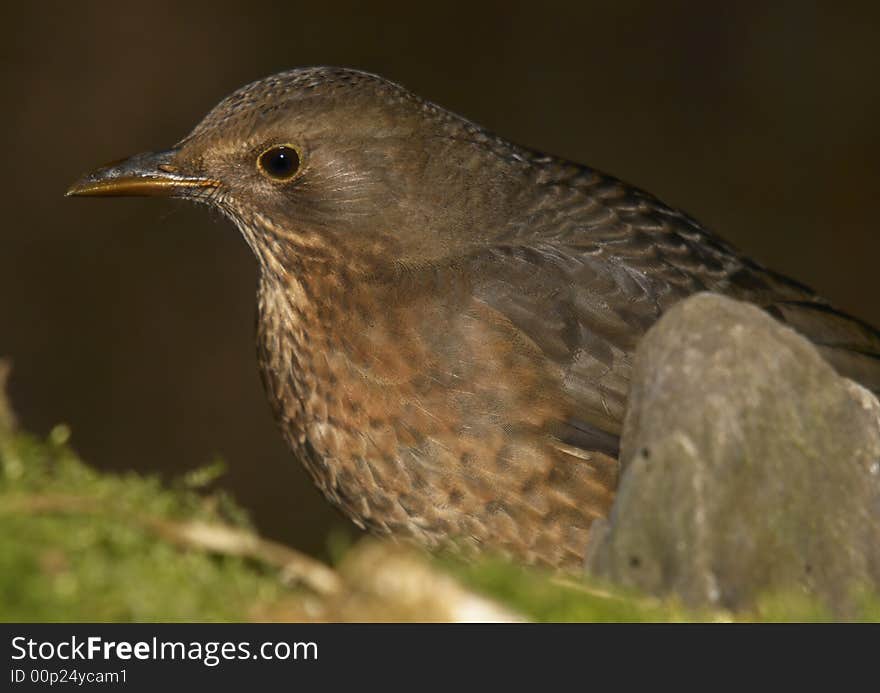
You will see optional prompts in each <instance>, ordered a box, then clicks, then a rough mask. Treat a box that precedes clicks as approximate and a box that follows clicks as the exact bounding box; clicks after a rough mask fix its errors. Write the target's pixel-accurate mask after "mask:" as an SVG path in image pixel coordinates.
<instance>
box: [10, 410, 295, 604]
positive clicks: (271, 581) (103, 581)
mask: <svg viewBox="0 0 880 693" xmlns="http://www.w3.org/2000/svg"><path fill="white" fill-rule="evenodd" d="M66 438H67V432H66V430H65V429H64V428H60V427H59V428H56V429H55V431H53V433H52V434H51V435H50V436H49V438H48V439H47V440H45V441H41V440H38V439H36V438H33V437H31V436H28V435H25V434H12V433H11V432H9V431H6V432H5V434H4V433H3V432H0V620H3V621H16V620H22V621H95V620H97V621H158V620H162V621H176V620H199V621H218V620H245V619H247V618H248V616H249V614H250V613H252V612H253V611H254V610H255V609H258V608H260V607H261V606H262V605H265V604H266V603H270V602H272V601H274V600H277V599H279V597H280V596H281V595H282V592H283V591H284V590H283V589H282V587H281V586H280V585H279V583H278V581H277V579H276V578H275V577H274V575H272V574H271V571H270V570H267V569H263V568H261V566H259V565H257V564H254V563H252V562H248V561H246V560H244V559H240V558H236V557H223V556H217V555H212V554H210V553H208V552H206V551H199V550H187V549H181V548H179V547H178V546H176V545H174V544H173V543H171V542H169V541H168V540H167V538H166V537H163V536H162V535H161V533H157V532H156V531H155V527H154V526H153V524H152V523H154V522H155V521H156V520H157V519H161V520H162V521H165V522H172V523H173V522H175V521H205V522H223V523H225V524H234V525H236V526H240V527H243V526H245V520H244V516H243V513H242V512H241V511H240V510H238V509H237V508H235V506H234V505H233V504H232V503H231V502H230V501H229V500H228V499H226V498H225V497H223V496H220V495H213V496H211V495H209V496H200V495H198V494H196V493H194V492H192V491H189V490H186V489H184V488H182V487H181V488H177V489H174V490H169V489H165V488H163V487H162V485H161V484H160V482H159V481H158V479H156V478H153V477H143V476H139V475H136V474H125V475H122V476H116V475H109V474H99V473H97V472H95V471H94V470H92V469H90V468H88V467H87V466H85V465H84V464H83V463H82V462H81V461H80V460H79V459H77V457H76V456H75V455H74V454H73V453H72V451H71V450H70V449H69V448H68V447H67V445H66Z"/></svg>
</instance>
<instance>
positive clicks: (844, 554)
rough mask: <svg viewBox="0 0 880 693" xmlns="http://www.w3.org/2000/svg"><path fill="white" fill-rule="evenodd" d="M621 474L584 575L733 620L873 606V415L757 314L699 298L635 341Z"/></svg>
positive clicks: (877, 410)
mask: <svg viewBox="0 0 880 693" xmlns="http://www.w3.org/2000/svg"><path fill="white" fill-rule="evenodd" d="M621 461H622V466H623V475H622V479H621V484H620V488H619V491H618V496H617V499H616V501H615V505H614V507H613V510H612V513H611V516H610V518H609V520H608V521H607V522H604V523H601V524H599V525H597V526H596V527H595V531H594V532H593V534H592V535H591V544H590V552H589V558H588V566H587V567H588V569H589V570H590V571H591V572H592V573H594V574H596V575H599V576H601V577H604V578H607V579H610V580H612V581H614V582H617V583H620V584H623V585H627V586H632V587H636V588H639V589H641V590H644V591H647V592H650V593H653V594H658V595H669V594H674V595H677V596H678V597H679V598H680V599H681V600H682V601H683V602H684V603H685V604H688V605H691V606H714V607H722V608H727V609H731V610H739V609H744V608H748V607H750V606H753V605H754V603H755V600H756V599H757V598H758V597H759V596H761V595H765V594H775V593H780V592H784V593H787V594H792V593H794V594H803V593H807V594H809V595H813V596H814V597H815V598H817V599H818V600H819V601H821V602H824V603H825V604H826V606H827V608H829V609H830V611H831V613H832V614H834V615H835V616H838V617H847V615H849V614H853V613H855V612H854V609H855V608H856V607H855V605H856V602H857V601H858V598H859V595H860V593H862V592H863V591H864V590H865V589H869V590H873V591H874V593H875V594H876V593H877V592H878V586H880V404H878V401H877V399H876V398H875V397H874V396H873V395H872V394H871V393H869V392H868V391H867V390H865V389H864V388H862V387H860V386H859V385H857V384H855V383H853V382H852V381H849V380H846V379H844V378H841V377H840V376H838V375H837V373H836V372H835V371H834V370H833V369H832V367H831V366H830V365H828V363H826V362H825V361H824V360H823V359H822V357H821V356H820V355H819V353H818V352H817V351H816V349H815V348H814V347H813V346H812V345H811V344H810V343H809V342H808V341H807V340H805V339H804V338H802V337H801V336H800V335H798V334H797V333H795V332H794V331H792V330H791V329H789V328H787V327H785V326H783V325H782V324H780V323H778V322H776V321H775V320H774V319H773V318H771V317H770V316H769V315H767V314H766V313H764V312H763V311H761V310H760V309H758V308H756V307H754V306H752V305H748V304H745V303H740V302H737V301H734V300H731V299H728V298H724V297H721V296H718V295H714V294H699V295H696V296H694V297H691V298H689V299H687V300H685V301H683V302H681V303H679V304H678V305H676V306H675V307H673V308H672V309H671V310H670V311H669V312H668V313H667V314H666V315H665V316H664V317H663V318H662V319H661V320H660V321H659V322H658V323H657V324H656V325H655V326H654V327H653V328H652V329H651V330H650V331H649V332H648V333H647V335H646V336H645V338H644V340H643V341H642V343H641V344H640V346H639V348H638V350H637V353H636V357H635V363H634V374H633V380H632V390H631V394H630V403H629V409H628V411H627V416H626V420H625V425H624V433H623V440H622V450H621Z"/></svg>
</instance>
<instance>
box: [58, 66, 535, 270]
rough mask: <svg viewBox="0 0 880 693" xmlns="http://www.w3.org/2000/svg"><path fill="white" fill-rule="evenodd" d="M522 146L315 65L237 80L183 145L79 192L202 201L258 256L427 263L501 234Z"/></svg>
mask: <svg viewBox="0 0 880 693" xmlns="http://www.w3.org/2000/svg"><path fill="white" fill-rule="evenodd" d="M521 151H522V150H518V149H516V148H514V147H513V146H512V145H509V144H507V143H505V142H503V141H502V140H499V139H497V138H495V137H493V136H491V135H489V134H488V133H486V132H485V131H483V130H481V129H480V128H478V127H477V126H475V125H473V124H471V123H469V122H467V121H465V120H463V119H461V118H459V117H457V116H454V115H453V114H451V113H449V112H447V111H444V110H443V109H441V108H439V107H437V106H435V105H433V104H431V103H429V102H426V101H424V100H422V99H419V98H418V97H416V96H414V95H413V94H411V93H410V92H408V91H407V90H405V89H404V88H402V87H400V86H398V85H396V84H393V83H391V82H388V81H386V80H384V79H382V78H380V77H376V76H375V75H370V74H367V73H363V72H358V71H354V70H346V69H339V68H306V69H299V70H293V71H291V72H286V73H281V74H278V75H275V76H272V77H269V78H266V79H263V80H261V81H258V82H254V83H253V84H250V85H248V86H246V87H244V88H242V89H240V90H238V91H237V92H235V93H233V94H232V95H230V96H229V97H227V98H226V99H224V100H223V101H221V102H220V103H219V104H218V105H217V106H216V107H215V108H214V109H213V110H212V111H210V112H209V113H208V115H207V116H205V118H204V119H203V120H202V122H201V123H200V124H199V125H198V126H197V127H196V128H195V130H193V132H192V133H191V134H189V135H188V136H187V137H186V138H185V139H183V140H182V141H181V142H180V143H178V144H177V145H176V146H174V147H173V148H171V149H169V150H167V151H162V152H158V153H146V154H139V155H137V156H134V157H131V158H130V159H126V160H124V161H121V162H117V163H114V164H111V165H109V166H106V167H104V168H101V169H99V170H96V171H94V172H92V173H90V174H88V175H86V176H84V177H83V178H82V179H80V180H79V181H77V182H76V183H75V184H74V185H73V186H72V187H71V188H70V190H69V191H68V195H89V196H110V195H161V196H172V197H180V198H185V199H191V200H196V201H200V202H205V203H208V204H211V205H214V206H216V207H217V208H218V209H220V210H221V211H222V212H223V213H225V214H226V215H227V216H229V217H230V218H232V219H233V220H234V221H235V222H236V224H237V225H238V227H239V228H240V229H241V231H242V233H243V234H244V236H245V238H246V240H247V241H248V243H249V244H250V245H251V247H252V248H253V249H254V251H255V252H256V253H257V255H258V257H260V256H261V252H263V251H264V250H265V248H266V246H267V245H271V244H278V243H288V244H291V245H292V246H293V247H294V248H296V247H300V248H313V249H314V248H317V247H319V246H320V247H325V248H326V249H332V250H333V251H335V252H350V253H359V254H360V255H361V256H362V257H365V258H366V257H374V258H384V259H392V260H395V261H407V260H411V261H415V262H418V261H430V260H432V259H438V258H442V257H445V256H448V255H449V254H451V253H455V252H462V251H466V250H467V248H468V247H470V246H472V245H474V244H479V243H481V242H483V241H484V240H485V239H486V238H488V237H490V236H491V235H493V234H497V233H499V232H500V231H501V229H499V228H498V226H499V220H503V219H505V218H509V217H510V215H511V210H512V209H513V208H514V207H515V206H516V204H517V190H518V189H519V188H521V187H522V186H521V178H522V175H523V171H524V170H527V169H528V164H527V162H526V160H525V158H524V157H523V156H522V155H521V154H520V153H519V152H521Z"/></svg>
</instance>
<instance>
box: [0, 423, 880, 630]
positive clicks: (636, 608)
mask: <svg viewBox="0 0 880 693" xmlns="http://www.w3.org/2000/svg"><path fill="white" fill-rule="evenodd" d="M0 413H2V412H0ZM2 419H3V417H2V416H0V621H6V622H9V621H62V622H72V621H102V622H108V621H142V622H143V621H247V620H271V619H274V618H278V619H285V618H308V614H309V613H316V609H315V604H316V603H318V604H319V603H320V600H321V599H323V598H324V596H322V595H321V594H320V593H319V592H320V590H318V592H316V591H315V590H314V589H310V588H308V587H306V586H303V585H302V584H300V583H297V582H296V581H291V580H289V579H283V576H282V575H281V573H282V572H283V571H280V570H279V567H278V565H277V562H275V563H273V561H272V560H263V559H262V558H261V554H260V552H259V551H254V552H251V553H249V554H247V555H244V554H243V553H242V552H240V551H232V552H229V551H225V550H223V549H222V548H219V549H218V546H217V545H216V542H208V543H207V544H205V545H200V544H199V542H198V541H195V542H181V541H180V537H181V536H182V535H183V534H185V532H179V531H178V529H180V528H187V527H194V526H199V527H223V528H226V529H227V530H229V531H232V532H233V533H238V535H240V536H241V537H246V538H247V537H255V534H254V533H253V531H252V528H251V527H250V526H249V524H248V521H247V518H246V516H245V513H244V512H243V511H242V510H241V509H239V508H238V507H237V506H236V505H235V504H234V503H233V502H232V501H231V500H230V499H229V498H227V497H226V496H224V495H222V494H218V493H213V492H210V491H208V490H206V488H207V487H209V486H210V481H211V479H212V477H213V476H214V475H215V471H216V470H213V469H202V470H197V471H195V472H193V473H191V474H189V475H188V476H186V477H184V478H183V479H181V480H179V481H178V482H176V483H173V484H171V485H170V486H169V485H163V484H162V483H160V481H159V480H158V479H157V478H154V477H145V476H141V475H138V474H134V473H130V474H124V475H111V474H102V473H99V472H97V471H95V470H93V469H91V468H90V467H88V466H87V465H86V464H84V463H83V462H82V461H81V460H79V459H78V458H77V456H76V455H75V454H74V453H73V452H72V450H71V449H70V447H69V446H68V444H67V438H68V435H69V432H68V431H67V430H66V429H65V428H64V427H58V428H56V429H55V430H54V431H53V432H52V433H51V434H50V435H49V436H48V437H47V438H46V439H38V438H35V437H33V436H31V435H29V434H26V433H21V432H15V431H13V430H12V429H11V428H10V427H9V425H8V422H5V423H4V421H3V420H2ZM238 535H237V536H238ZM236 541H237V540H236ZM356 550H357V547H354V548H353V549H349V551H356ZM245 553H247V552H245ZM342 560H343V562H344V558H343V559H342ZM434 564H435V565H436V566H437V569H438V570H440V571H443V572H446V573H448V574H451V575H453V576H454V577H456V578H457V579H458V580H459V581H460V582H461V583H463V584H464V585H465V586H467V587H469V588H471V589H473V590H475V591H477V592H480V593H483V594H485V595H489V596H490V597H491V598H493V599H494V600H495V601H497V602H500V603H501V604H503V605H505V606H506V607H508V608H509V609H511V610H512V611H514V612H516V613H519V614H522V615H523V616H524V617H526V618H527V619H529V620H536V621H686V620H699V621H705V620H730V619H731V616H730V615H729V614H726V613H695V612H691V611H687V610H685V609H683V608H681V607H680V606H678V605H676V604H674V603H672V602H669V601H661V600H657V599H652V598H647V597H643V596H639V595H633V594H627V593H622V592H620V591H617V590H614V589H610V588H606V587H604V586H600V585H596V584H593V583H589V582H587V581H584V582H580V581H576V580H561V579H560V578H558V577H554V576H551V575H547V574H543V573H541V572H538V571H531V570H524V569H520V568H517V567H513V566H511V565H509V564H506V563H504V562H501V561H493V560H486V561H483V562H480V563H467V564H465V563H461V562H458V561H454V560H451V559H442V558H441V559H437V560H435V561H434ZM340 579H341V584H343V585H345V587H344V589H346V590H351V591H352V592H353V593H356V592H357V591H358V586H357V585H352V584H350V581H351V580H352V579H353V578H352V577H351V576H345V575H344V573H343V577H342V578H340ZM346 581H349V582H348V583H346ZM339 603H343V604H350V603H353V602H352V600H351V599H346V600H344V601H342V602H339V600H337V606H336V607H335V608H333V609H329V610H327V613H330V614H332V618H333V619H334V620H337V619H338V620H346V619H347V618H349V617H350V618H351V619H352V620H359V618H360V616H359V615H360V614H363V613H364V611H363V610H362V609H361V610H357V609H354V610H352V611H350V612H347V611H346V610H345V608H342V607H339ZM318 611H320V609H318ZM370 614H371V616H370V617H371V618H373V619H379V620H383V611H382V606H381V602H380V603H379V609H378V611H377V609H376V604H375V600H374V602H373V605H372V607H371V611H370ZM387 614H388V619H389V620H396V619H397V618H398V617H399V614H400V610H399V609H394V608H391V607H390V606H389V609H388V611H387ZM423 617H424V618H432V616H430V615H425V616H423ZM407 618H409V619H414V620H419V618H420V614H419V613H409V614H407ZM747 618H749V619H754V618H760V619H766V620H827V619H828V614H827V613H826V612H825V611H824V610H823V609H822V608H821V607H820V606H817V605H816V604H814V603H811V602H810V601H809V600H807V599H805V598H801V597H792V596H788V597H776V598H773V599H768V600H764V601H763V602H761V604H760V606H759V608H758V609H757V611H756V612H755V613H753V614H751V615H749V616H748V617H747ZM864 618H865V620H877V619H880V602H878V601H877V600H876V599H866V600H865V611H864Z"/></svg>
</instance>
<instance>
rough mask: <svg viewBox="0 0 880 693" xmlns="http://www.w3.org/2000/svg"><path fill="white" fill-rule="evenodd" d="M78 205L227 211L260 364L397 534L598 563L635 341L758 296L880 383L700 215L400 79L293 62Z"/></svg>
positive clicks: (120, 168)
mask: <svg viewBox="0 0 880 693" xmlns="http://www.w3.org/2000/svg"><path fill="white" fill-rule="evenodd" d="M68 194H72V195H171V196H176V197H181V198H185V199H189V200H194V201H197V202H202V203H205V204H208V205H211V206H213V207H214V208H216V209H218V210H220V211H221V212H222V213H224V214H225V215H226V216H228V217H229V218H230V219H231V220H232V221H233V222H234V223H235V224H236V225H237V226H238V228H239V230H240V231H241V233H242V235H243V236H244V238H245V240H246V241H247V243H248V245H249V246H250V247H251V249H252V250H253V253H254V255H256V257H257V260H258V262H259V264H260V270H261V280H260V287H259V297H258V299H259V309H258V310H259V320H258V329H257V342H258V355H259V365H260V370H261V373H262V377H263V382H264V384H265V387H266V391H267V393H268V396H269V399H270V401H271V403H272V407H273V409H274V413H275V416H276V418H277V420H278V423H279V425H280V428H281V431H282V433H283V435H284V437H285V439H286V440H287V442H288V444H289V445H290V447H291V448H292V449H293V451H294V452H295V453H296V455H297V457H299V458H300V459H301V460H302V462H303V463H304V464H305V466H306V468H307V469H308V471H309V472H310V474H311V476H312V477H313V479H314V481H315V483H316V484H317V485H318V486H319V488H320V489H321V490H322V491H323V492H324V494H325V495H326V496H327V498H328V499H329V500H330V501H331V502H332V503H333V504H334V505H336V506H337V507H339V508H340V509H342V511H343V512H344V513H345V514H346V515H348V516H349V517H350V518H351V519H352V520H354V522H356V523H357V524H358V525H360V526H362V527H367V528H369V529H371V530H373V531H375V532H378V533H380V534H390V535H394V536H404V537H409V538H413V539H416V540H417V541H419V542H421V543H423V544H425V545H427V546H429V547H434V546H438V545H446V544H450V543H453V544H456V545H460V546H464V547H472V548H491V549H493V550H497V551H501V552H506V553H508V554H512V555H514V556H516V557H519V558H520V559H522V560H525V561H529V562H540V563H544V564H548V565H551V566H559V567H566V566H574V565H577V564H579V563H580V561H581V560H582V558H583V555H584V552H585V550H586V546H587V532H588V530H589V527H590V524H591V522H592V521H593V519H594V518H597V517H601V516H603V515H605V514H606V513H607V512H608V510H609V506H610V504H611V500H612V498H613V495H614V490H615V488H616V484H617V470H618V462H617V456H618V439H619V436H620V432H621V430H620V429H621V421H622V419H623V414H624V407H625V406H626V398H627V389H628V385H629V380H630V372H631V361H632V355H633V350H634V349H635V346H636V344H637V343H638V341H639V338H640V337H641V335H642V334H644V332H645V330H647V329H648V328H649V327H650V326H651V325H652V324H653V323H654V322H655V321H656V320H657V319H658V317H659V316H660V315H661V314H662V313H663V311H664V310H666V309H667V308H668V307H669V306H670V305H672V304H673V303H675V302H676V301H678V300H680V299H682V298H683V297H686V296H688V295H690V294H693V293H695V292H698V291H713V292H718V293H722V294H726V295H728V296H732V297H734V298H738V299H742V300H746V301H751V302H753V303H756V304H758V305H759V306H762V307H763V308H765V309H766V310H767V311H769V312H770V313H771V314H772V315H774V316H775V317H777V318H778V319H780V320H782V321H784V322H785V323H787V324H789V325H790V326H792V327H793V328H794V329H796V330H798V331H800V332H801V333H802V334H804V335H805V336H806V337H808V338H809V339H811V340H812V341H813V342H814V343H815V344H816V345H817V346H818V347H819V349H820V350H821V351H822V353H823V354H824V355H825V356H826V357H827V358H828V360H829V361H830V362H831V363H832V364H833V365H834V366H835V367H836V368H837V369H838V370H839V372H840V373H842V374H844V375H846V376H849V377H851V378H854V379H855V380H858V381H860V382H861V383H863V384H864V385H866V386H867V387H868V388H870V389H873V390H874V391H877V390H878V389H880V333H878V332H877V331H876V330H875V329H873V328H872V327H870V326H869V325H866V324H865V323H863V322H860V321H859V320H856V319H854V318H851V317H849V316H847V315H845V314H843V313H841V312H839V311H837V310H835V309H834V308H832V307H831V306H829V304H828V303H827V302H825V301H824V300H822V299H821V298H819V297H817V296H816V295H815V294H814V293H813V292H812V291H811V290H810V289H808V288H807V287H805V286H803V285H801V284H799V283H797V282H794V281H792V280H790V279H787V278H786V277H783V276H781V275H779V274H776V273H774V272H771V271H769V270H767V269H765V268H764V267H762V266H760V265H759V264H757V263H755V262H753V261H752V260H749V259H748V258H746V257H744V256H743V255H741V254H740V253H739V252H738V251H736V250H735V249H734V248H733V247H731V246H730V245H728V244H727V243H725V242H724V241H723V240H721V239H720V238H718V237H717V236H716V235H714V234H712V233H711V232H709V231H708V230H706V229H705V228H703V227H702V226H701V225H700V224H699V223H697V222H696V221H694V220H693V219H691V218H690V217H688V216H687V215H686V214H684V213H682V212H680V211H677V210H675V209H671V208H670V207H668V206H666V205H664V204H663V203H662V202H660V201H659V200H657V199H656V198H654V197H652V196H651V195H649V194H647V193H645V192H643V191H641V190H638V189H636V188H633V187H631V186H629V185H626V184H624V183H622V182H620V181H619V180H616V179H614V178H612V177H610V176H607V175H605V174H603V173H600V172H598V171H595V170H593V169H591V168H588V167H586V166H581V165H579V164H575V163H571V162H569V161H564V160H562V159H557V158H555V157H551V156H546V155H544V154H540V153H538V152H534V151H531V150H528V149H525V148H523V147H519V146H517V145H514V144H511V143H510V142H508V141H506V140H503V139H501V138H499V137H497V136H495V135H493V134H491V133H489V132H487V131H486V130H484V129H482V128H480V127H478V126H476V125H474V124H473V123H470V122H468V121H467V120H464V119H463V118H460V117H458V116H456V115H454V114H452V113H450V112H448V111H445V110H443V109H442V108H440V107H438V106H436V105H434V104H432V103H429V102H427V101H424V100H422V99H420V98H418V97H416V96H415V95H413V94H411V93H410V92H408V91H407V90H405V89H403V88H402V87H400V86H398V85H396V84H393V83H391V82H388V81H386V80H384V79H382V78H380V77H377V76H374V75H370V74H365V73H363V72H357V71H354V70H347V69H338V68H325V67H320V68H309V69H300V70H293V71H291V72H286V73H282V74H279V75H275V76H273V77H269V78H267V79H264V80H261V81H258V82H255V83H253V84H251V85H249V86H246V87H244V88H243V89H240V90H239V91H237V92H235V93H234V94H232V95H231V96H229V97H228V98H226V99H225V100H223V101H222V102H221V103H220V104H219V105H218V106H217V107H216V108H214V110H212V111H211V112H210V113H209V114H208V115H207V116H206V117H205V119H204V120H203V121H202V122H201V123H200V124H199V125H198V126H197V127H196V129H195V130H194V131H193V132H192V133H191V134H190V135H189V136H188V137H186V138H185V139H184V140H183V141H181V142H180V143H179V144H177V145H176V146H175V147H174V148H173V149H171V150H168V151H165V152H161V153H149V154H141V155H138V156H135V157H133V158H131V159H128V160H127V161H124V162H122V163H117V164H113V165H110V166H108V167H105V168H103V169H100V170H98V171H95V172H94V173H92V174H90V175H88V176H86V177H84V178H83V179H81V180H80V181H79V182H77V183H76V184H75V185H74V186H73V187H72V188H71V190H70V191H69V193H68Z"/></svg>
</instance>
